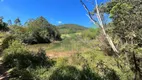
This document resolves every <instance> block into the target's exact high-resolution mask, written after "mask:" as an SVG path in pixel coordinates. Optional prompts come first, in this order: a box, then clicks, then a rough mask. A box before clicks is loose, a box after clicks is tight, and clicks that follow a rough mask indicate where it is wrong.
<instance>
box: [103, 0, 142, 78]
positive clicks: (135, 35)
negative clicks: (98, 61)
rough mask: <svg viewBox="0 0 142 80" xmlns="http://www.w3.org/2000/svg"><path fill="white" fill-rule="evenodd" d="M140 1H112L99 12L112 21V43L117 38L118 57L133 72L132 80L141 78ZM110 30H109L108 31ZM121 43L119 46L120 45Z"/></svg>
mask: <svg viewBox="0 0 142 80" xmlns="http://www.w3.org/2000/svg"><path fill="white" fill-rule="evenodd" d="M141 4H142V1H141V0H112V1H110V2H108V3H107V4H105V5H103V6H102V9H103V10H101V11H104V12H105V13H108V14H110V18H111V19H112V23H111V24H112V25H113V26H112V28H111V30H112V32H111V33H110V34H111V36H113V41H114V42H115V41H116V39H115V37H117V40H119V41H118V42H117V44H118V45H119V46H118V48H119V51H120V52H121V53H120V54H119V55H121V56H123V57H124V59H123V61H122V62H124V64H128V65H127V66H128V67H130V69H131V70H132V71H133V72H134V74H135V75H134V80H140V79H141V78H142V73H141V72H142V67H141V66H142V64H141V63H142V56H141V55H142V51H141V48H142V43H141V42H142V39H141V38H142V36H141V34H142V25H141V23H142V16H141V14H142V7H141ZM109 30H110V29H109ZM120 43H121V44H120Z"/></svg>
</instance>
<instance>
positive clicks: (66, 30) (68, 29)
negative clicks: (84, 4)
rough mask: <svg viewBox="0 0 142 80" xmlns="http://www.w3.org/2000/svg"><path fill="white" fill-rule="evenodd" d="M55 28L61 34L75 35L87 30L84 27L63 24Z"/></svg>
mask: <svg viewBox="0 0 142 80" xmlns="http://www.w3.org/2000/svg"><path fill="white" fill-rule="evenodd" d="M57 28H58V30H59V32H60V33H61V34H70V33H77V32H80V31H83V30H86V29H87V28H86V27H84V26H80V25H77V24H63V25H59V26H57Z"/></svg>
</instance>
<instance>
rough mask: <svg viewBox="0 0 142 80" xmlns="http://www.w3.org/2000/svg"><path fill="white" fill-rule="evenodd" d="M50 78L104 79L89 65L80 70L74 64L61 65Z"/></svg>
mask: <svg viewBox="0 0 142 80" xmlns="http://www.w3.org/2000/svg"><path fill="white" fill-rule="evenodd" d="M49 80H102V79H101V78H100V77H99V76H98V75H97V74H95V73H93V71H91V69H90V68H89V67H84V68H83V70H81V71H80V70H78V69H76V68H75V67H74V66H61V67H59V68H57V69H56V70H55V71H54V72H53V74H52V75H51V76H50V78H49Z"/></svg>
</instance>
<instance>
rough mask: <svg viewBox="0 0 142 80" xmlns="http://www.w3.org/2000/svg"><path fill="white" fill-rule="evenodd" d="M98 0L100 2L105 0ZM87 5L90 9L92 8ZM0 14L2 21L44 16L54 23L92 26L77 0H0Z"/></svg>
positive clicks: (23, 20)
mask: <svg viewBox="0 0 142 80" xmlns="http://www.w3.org/2000/svg"><path fill="white" fill-rule="evenodd" d="M98 1H99V2H98V3H100V2H105V1H107V0H98ZM88 5H89V8H90V9H92V8H93V6H92V5H90V4H88ZM0 16H3V17H4V21H7V20H9V19H11V20H12V21H14V20H15V19H16V18H17V17H19V18H20V19H21V22H22V23H24V22H25V21H27V20H28V19H31V18H34V19H35V18H37V17H39V16H44V17H45V18H46V19H47V20H48V21H49V22H50V23H52V24H55V25H59V24H67V23H73V24H79V25H83V26H86V27H90V26H92V23H91V22H90V20H89V19H88V17H87V16H86V11H85V10H84V8H83V7H82V5H81V4H80V1H79V0H0Z"/></svg>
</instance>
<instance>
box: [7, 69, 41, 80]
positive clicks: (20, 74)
mask: <svg viewBox="0 0 142 80" xmlns="http://www.w3.org/2000/svg"><path fill="white" fill-rule="evenodd" d="M9 78H10V79H9V80H35V77H34V76H33V75H32V74H31V73H30V72H29V71H28V70H26V69H22V70H19V69H16V68H15V69H13V70H12V71H11V72H10V73H9ZM36 80H38V79H36Z"/></svg>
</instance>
